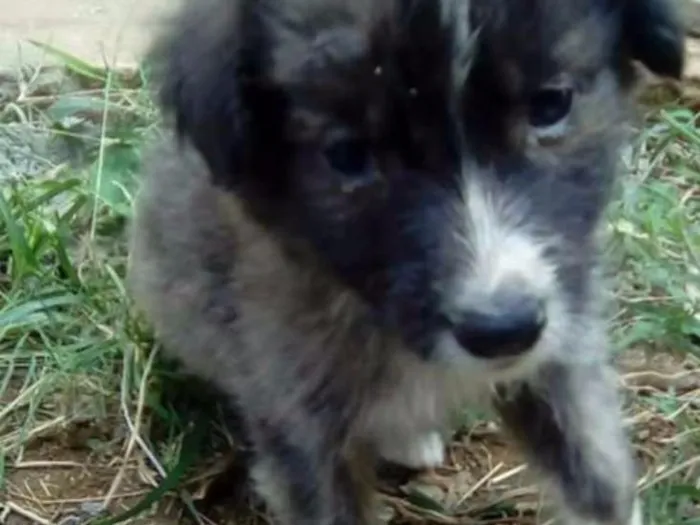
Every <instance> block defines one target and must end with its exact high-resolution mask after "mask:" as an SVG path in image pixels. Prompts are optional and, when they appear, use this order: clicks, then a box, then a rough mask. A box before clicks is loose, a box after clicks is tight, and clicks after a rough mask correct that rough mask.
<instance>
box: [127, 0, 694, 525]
mask: <svg viewBox="0 0 700 525" xmlns="http://www.w3.org/2000/svg"><path fill="white" fill-rule="evenodd" d="M617 4H619V5H617ZM628 4H629V5H628ZM606 6H607V7H606ZM611 6H612V7H611ZM649 13H653V14H654V17H655V18H654V19H653V20H649V19H647V18H645V14H647V15H648V14H649ZM448 14H449V15H448ZM526 15H528V16H526ZM450 16H452V17H460V16H461V17H469V20H468V21H467V20H456V19H455V21H454V23H452V24H450V23H446V20H447V21H449V17H450ZM632 19H634V20H637V22H639V21H640V20H642V21H644V22H645V23H646V25H644V24H642V26H640V27H645V28H646V30H645V32H642V33H640V32H639V31H638V30H637V29H631V28H630V27H629V26H628V24H629V21H630V20H632ZM674 20H675V19H674V18H673V16H672V13H671V12H670V7H669V6H668V5H666V3H665V2H663V1H662V0H638V1H637V2H636V3H634V2H632V3H629V2H626V1H625V0H617V1H615V0H611V1H610V2H606V1H604V0H563V1H562V0H526V1H523V0H518V1H516V0H498V1H494V0H471V3H470V4H468V3H467V2H466V0H464V1H463V2H459V1H458V0H412V1H410V2H399V0H380V1H377V0H372V1H369V0H367V1H359V0H277V1H273V0H235V1H234V0H206V2H199V1H198V2H196V3H195V4H193V5H192V6H190V7H188V8H187V9H186V10H185V11H183V14H182V15H181V16H180V17H178V18H176V20H175V24H174V26H173V27H172V28H171V29H169V30H168V31H167V32H166V33H165V34H164V35H163V36H162V37H161V38H159V39H158V41H157V45H155V46H154V53H153V57H154V59H155V62H154V64H155V65H156V66H157V68H156V71H157V72H158V73H159V86H160V87H159V100H160V103H161V106H162V108H163V109H164V112H165V114H166V115H167V116H169V117H173V118H174V122H173V124H174V128H175V132H174V134H172V135H170V134H168V135H167V136H166V137H165V138H164V139H163V140H161V141H160V142H159V143H158V144H156V145H155V146H154V147H153V148H152V150H151V151H150V153H149V155H148V157H147V159H146V160H145V163H144V174H145V178H144V181H143V187H142V188H141V190H140V193H139V195H138V198H137V201H136V206H135V216H134V219H133V223H132V230H131V232H132V234H131V258H130V267H129V285H130V289H131V290H132V293H133V295H134V298H135V300H136V302H137V304H138V305H139V307H140V308H141V309H142V310H143V311H144V312H145V313H146V314H147V316H148V318H149V320H150V321H151V322H152V323H153V325H154V327H155V330H156V332H157V334H158V337H159V338H160V339H161V340H162V342H163V343H164V346H165V348H166V349H167V351H168V352H169V354H170V355H172V356H174V357H177V358H178V359H180V360H181V361H182V362H183V363H184V364H185V366H186V367H187V368H188V369H189V370H190V371H191V372H193V373H195V374H197V375H199V376H200V377H202V378H204V379H206V380H207V381H209V382H211V383H213V384H214V385H216V386H217V387H218V388H219V389H221V390H222V391H224V392H225V393H226V394H227V395H228V396H230V398H231V401H232V403H235V404H236V405H237V406H238V407H239V408H240V409H241V410H242V412H243V416H244V419H245V423H246V426H247V430H248V431H249V433H250V436H251V438H252V440H253V442H254V445H255V449H256V455H257V461H256V464H255V466H254V467H253V470H252V477H253V479H254V481H255V482H256V484H257V486H258V490H259V492H260V494H261V495H262V496H263V498H265V500H266V501H267V503H268V505H269V507H270V509H271V510H272V512H273V514H274V515H275V516H276V517H277V519H278V520H279V521H280V522H281V523H282V524H285V525H291V524H294V525H298V524H308V525H322V524H324V525H345V524H347V525H350V524H360V523H363V524H364V523H371V522H373V519H374V518H373V515H374V512H373V499H372V490H371V485H372V481H373V480H372V472H373V465H374V461H375V459H376V455H377V454H379V455H381V456H384V457H386V458H388V459H391V460H393V461H397V462H403V463H405V464H408V465H410V466H414V467H421V466H429V465H434V464H438V463H440V462H441V461H442V443H443V441H442V440H444V439H448V438H449V434H450V432H451V430H452V428H451V426H450V425H451V419H450V418H451V416H452V415H454V413H455V412H456V411H458V410H461V409H463V408H464V407H465V403H467V402H474V403H484V404H486V405H492V406H493V408H494V409H495V410H496V411H497V412H498V413H500V415H501V416H502V417H503V421H504V423H505V424H506V427H507V428H508V430H509V432H510V433H511V434H512V435H513V436H514V437H515V438H516V439H518V440H519V441H520V442H521V443H522V445H523V449H524V451H525V452H526V453H527V454H528V457H529V458H530V459H531V461H532V462H533V464H534V465H536V466H537V467H538V468H539V469H540V470H541V471H542V473H543V479H544V480H546V481H549V482H551V483H553V485H554V487H555V493H556V494H557V495H558V501H559V503H560V506H561V508H562V510H563V513H564V517H565V519H566V520H567V521H566V522H567V523H568V524H569V525H579V524H583V523H589V524H599V525H641V516H640V512H639V509H638V508H637V510H635V511H634V515H633V506H634V505H637V504H636V503H635V501H636V497H635V478H636V476H635V469H634V464H633V461H632V456H631V453H630V447H629V444H628V442H627V439H626V436H625V433H624V430H623V428H622V423H621V417H620V410H619V406H620V401H619V400H618V397H617V396H618V394H617V392H616V386H615V375H614V371H613V370H612V368H611V367H610V365H609V363H608V356H607V346H608V345H607V334H606V326H605V318H604V313H603V311H604V308H603V306H604V302H603V300H602V297H603V292H604V291H605V285H604V283H603V281H602V280H601V277H600V274H601V271H600V267H601V261H600V260H599V259H600V258H599V238H598V232H599V224H600V221H601V218H602V216H603V212H604V210H605V206H606V204H607V201H608V200H609V198H610V192H611V188H612V186H613V182H614V177H615V172H616V158H617V151H618V147H619V144H620V142H621V140H622V139H623V134H622V130H623V124H624V122H625V119H626V116H627V112H628V110H629V106H630V104H629V101H630V98H629V93H630V88H631V87H632V86H633V85H634V75H633V70H632V68H631V64H632V61H633V60H637V61H640V62H642V63H643V64H645V65H647V66H649V67H650V68H651V69H652V70H653V71H654V72H656V73H659V74H663V75H670V76H677V75H678V74H680V70H679V67H680V66H679V64H680V65H682V56H681V53H682V52H681V50H680V47H679V46H678V45H677V40H680V38H681V35H680V32H679V30H678V27H677V24H676V23H675V22H674ZM672 37H673V38H672ZM646 40H651V41H652V42H647V41H646ZM654 42H656V43H658V46H656V47H655V46H654V45H651V44H653V43H654ZM562 83H563V85H565V86H571V89H573V93H574V95H573V97H574V98H573V102H572V105H571V110H570V111H569V112H568V116H567V117H565V118H564V119H562V122H557V123H556V125H552V126H544V127H543V126H541V125H538V126H535V125H534V124H532V122H533V120H532V118H533V117H528V107H529V106H528V104H530V105H534V104H535V102H534V101H535V100H536V99H535V98H534V97H535V96H536V95H538V94H540V93H541V91H538V89H542V86H545V87H546V86H555V89H559V88H558V87H556V86H561V85H562ZM538 86H539V87H538ZM557 93H559V92H557ZM528 97H530V98H528ZM528 101H530V102H528ZM348 108H353V109H352V110H348ZM536 117H537V116H536ZM536 117H534V118H536ZM560 124H561V125H560ZM347 136H359V137H361V138H363V140H364V139H366V140H367V141H368V143H370V144H371V145H370V146H367V147H366V149H360V150H359V151H360V153H359V154H358V155H360V156H362V155H367V158H368V159H370V160H369V161H368V162H365V163H364V164H359V165H356V164H354V161H356V160H358V159H356V158H354V157H353V158H352V159H350V164H347V162H348V160H347V158H344V157H342V156H341V157H337V156H336V157H333V156H330V155H332V153H329V152H332V149H328V145H329V144H330V145H331V146H333V145H337V144H339V143H340V144H341V145H342V146H345V145H347V144H346V143H344V142H343V141H344V140H346V138H345V137H347ZM338 137H340V138H338ZM362 144H364V143H362ZM352 151H355V152H356V151H357V150H352ZM352 155H353V153H351V156H352ZM324 159H325V160H324ZM329 159H330V160H329ZM363 159H364V157H363ZM363 159H360V160H363ZM334 162H335V163H337V164H334ZM344 163H345V164H344ZM353 170H354V171H353ZM504 290H505V291H506V292H508V294H511V295H512V294H513V293H519V294H521V295H523V294H524V296H526V297H531V298H535V299H536V300H537V301H539V303H541V304H542V305H543V315H544V316H545V319H546V323H545V324H544V325H543V328H542V331H541V333H538V336H537V338H536V340H535V342H534V343H533V344H532V345H528V347H527V348H523V349H521V350H520V351H519V353H518V354H516V355H514V356H509V357H507V358H502V357H501V356H499V355H498V354H494V355H491V356H486V357H484V356H483V355H482V356H479V355H477V354H475V352H474V349H475V347H471V350H470V348H468V347H466V345H465V344H464V343H463V342H460V341H464V340H466V339H464V338H460V336H458V335H457V334H458V333H463V332H464V330H465V328H464V326H462V324H460V323H463V322H465V321H464V319H465V315H466V313H471V312H476V313H477V314H478V315H491V316H499V315H503V316H507V315H508V314H509V311H508V309H507V308H508V307H507V306H506V307H503V306H502V305H500V304H501V303H497V302H495V297H496V296H497V295H498V294H500V293H501V292H502V291H504ZM499 305H500V306H499ZM499 308H505V310H499ZM465 326H466V325H465ZM467 328H469V326H467ZM460 330H461V331H462V332H460ZM467 335H469V334H467ZM392 445H393V446H392ZM392 448H393V450H392Z"/></svg>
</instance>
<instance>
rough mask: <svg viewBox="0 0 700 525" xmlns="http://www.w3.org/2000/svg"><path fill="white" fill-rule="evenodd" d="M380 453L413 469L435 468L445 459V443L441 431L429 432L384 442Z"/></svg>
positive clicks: (387, 459)
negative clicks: (401, 439)
mask: <svg viewBox="0 0 700 525" xmlns="http://www.w3.org/2000/svg"><path fill="white" fill-rule="evenodd" d="M379 453H380V455H381V456H382V458H383V459H385V460H386V461H390V462H392V463H397V464H399V465H403V466H405V467H409V468H412V469H424V468H434V467H438V466H440V465H442V464H443V462H444V461H445V443H444V441H443V439H442V436H441V435H440V433H439V432H428V433H425V434H418V435H415V436H410V437H409V438H408V439H406V440H404V441H400V440H396V442H393V443H383V444H382V445H381V446H380V450H379Z"/></svg>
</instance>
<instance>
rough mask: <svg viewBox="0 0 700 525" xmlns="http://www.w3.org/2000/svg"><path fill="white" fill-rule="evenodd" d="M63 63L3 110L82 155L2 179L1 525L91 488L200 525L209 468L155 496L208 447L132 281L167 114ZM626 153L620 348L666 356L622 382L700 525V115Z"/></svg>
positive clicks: (660, 470) (658, 125)
mask: <svg viewBox="0 0 700 525" xmlns="http://www.w3.org/2000/svg"><path fill="white" fill-rule="evenodd" d="M49 51H51V50H49ZM53 51H54V52H55V50H53ZM62 59H63V60H64V62H65V66H66V70H67V73H66V74H64V76H63V78H68V79H69V81H67V87H65V86H64V87H63V88H62V89H60V90H56V89H55V88H54V87H53V84H51V83H50V82H49V83H43V82H42V79H43V78H44V76H45V75H48V76H51V75H53V73H51V72H47V71H38V72H37V71H36V70H27V71H25V72H24V73H25V76H24V78H23V82H22V83H20V84H18V86H19V87H18V89H17V92H16V93H15V94H14V95H13V96H11V97H9V98H8V99H6V100H5V102H4V103H3V105H2V106H1V107H0V130H1V129H2V128H3V127H5V126H10V125H13V124H15V123H17V122H24V123H25V125H26V126H29V127H31V128H32V129H40V130H45V131H46V132H47V133H49V134H50V135H51V137H53V140H54V141H55V142H56V144H57V145H58V147H60V148H63V149H64V150H67V151H70V152H71V160H70V161H69V162H67V163H64V164H56V163H53V165H52V167H51V168H50V169H45V168H43V169H42V171H41V172H40V173H39V174H38V175H33V176H26V177H22V176H19V177H15V178H13V179H11V180H8V181H4V182H3V183H2V184H1V185H0V491H1V490H5V491H6V493H7V494H8V498H7V501H6V503H4V509H3V503H2V501H0V522H1V521H2V518H3V517H7V516H8V515H10V514H15V515H17V516H19V517H24V518H31V517H32V516H34V517H35V518H37V519H39V522H43V523H53V522H55V521H56V520H57V516H58V515H57V514H56V513H57V512H59V511H60V509H61V508H62V509H63V510H64V511H65V509H66V508H74V507H76V506H77V507H80V502H78V501H77V499H79V498H80V497H85V498H88V497H89V498H93V499H96V500H98V501H102V502H106V503H108V504H109V505H108V506H109V508H110V510H111V511H112V512H116V513H118V512H119V511H120V510H124V509H126V508H130V507H131V506H133V505H134V504H137V503H138V502H142V503H144V501H145V503H144V506H145V507H150V503H152V502H153V501H154V500H159V501H161V502H166V503H168V505H169V504H170V503H173V502H175V503H176V504H177V508H181V509H184V511H183V512H184V513H185V515H187V516H188V517H190V518H192V519H193V520H195V521H197V522H200V523H203V522H204V521H203V520H204V518H203V517H202V516H201V514H200V513H199V511H198V510H196V509H195V506H194V505H193V501H194V500H197V499H198V493H199V492H201V491H203V490H204V489H205V488H206V486H207V484H206V482H207V480H209V479H210V478H211V472H203V471H201V470H198V471H196V472H194V471H189V470H188V472H187V480H188V482H187V483H180V484H179V485H178V488H174V489H172V490H168V494H167V495H165V494H163V492H165V490H164V489H163V490H160V492H158V491H156V492H155V493H150V496H149V491H151V490H153V489H154V488H156V487H159V486H162V485H163V480H164V479H165V478H167V477H168V476H169V475H170V480H171V481H172V480H173V479H174V480H175V481H178V479H175V478H179V477H180V474H182V472H181V470H182V469H183V468H184V466H186V463H188V461H189V460H190V459H192V458H193V457H194V455H195V454H196V453H198V452H200V449H199V447H197V446H195V445H193V444H192V441H191V440H192V437H191V434H190V433H188V432H187V429H188V427H187V421H188V419H187V417H186V416H185V415H183V414H182V413H178V412H177V411H176V410H175V409H174V408H173V403H172V401H171V399H170V398H169V397H168V395H166V394H167V392H168V385H169V384H172V382H174V381H176V379H175V378H172V377H171V378H169V379H168V380H167V381H164V378H166V377H170V376H169V375H168V374H170V369H169V368H168V367H166V365H165V364H163V363H162V362H161V361H160V359H158V357H157V346H154V341H153V340H152V337H151V334H150V332H149V328H148V326H147V325H146V324H145V323H144V322H143V320H142V319H139V318H138V317H137V315H136V314H135V312H134V309H133V307H132V305H131V303H130V300H129V297H128V294H127V292H126V290H125V288H124V282H123V277H124V272H125V265H126V257H127V253H126V250H125V239H124V236H125V231H124V227H125V223H126V221H127V220H128V216H129V213H130V201H131V197H132V195H133V193H134V191H135V190H136V188H137V178H136V176H137V170H138V165H139V160H140V152H141V146H142V144H143V142H144V140H146V139H147V137H149V136H150V134H152V133H154V132H155V130H156V124H157V112H156V111H155V110H154V108H153V106H152V104H151V103H150V101H149V98H148V96H147V95H146V93H145V90H144V88H143V78H142V77H141V75H139V74H126V73H116V72H110V71H105V70H102V69H100V68H95V67H94V66H91V65H89V64H85V63H82V62H81V61H80V60H78V59H76V58H74V57H70V56H67V55H63V56H62ZM52 78H53V77H52ZM20 88H21V89H20ZM629 153H630V154H629V155H628V157H629V158H628V163H629V174H627V175H626V176H625V177H624V179H623V181H622V187H621V192H620V198H619V199H618V200H617V201H616V202H615V203H614V205H613V206H612V207H611V209H610V228H611V231H612V232H613V243H612V246H611V248H612V255H613V256H614V260H619V261H620V263H619V265H620V266H619V272H618V275H619V279H618V281H617V283H616V284H617V289H616V293H617V299H618V302H619V307H620V309H619V312H618V313H617V315H616V316H615V319H614V323H613V330H614V339H615V343H616V350H617V351H618V352H619V353H620V355H621V356H623V357H624V356H625V355H628V354H630V353H631V352H636V353H644V354H648V355H650V356H653V357H654V358H655V359H656V360H657V361H655V362H654V364H653V366H654V367H656V368H655V370H652V371H651V372H648V371H638V372H636V373H634V374H632V375H631V376H630V380H629V384H628V390H627V391H628V392H629V394H630V396H629V399H630V406H629V416H630V418H631V420H632V422H633V424H634V430H635V432H634V435H635V438H636V443H637V445H638V447H639V450H640V456H642V457H643V458H644V459H645V464H646V465H647V472H646V475H645V476H644V478H643V479H642V481H641V489H642V490H643V494H644V498H645V500H646V502H647V507H648V512H649V515H650V517H651V518H653V523H656V524H658V525H672V524H673V525H675V524H678V523H687V524H692V523H695V524H700V511H698V506H700V485H699V484H698V481H697V480H698V479H699V478H700V405H699V404H698V403H700V400H699V398H698V396H699V395H700V372H698V368H697V357H698V353H700V131H699V130H698V128H697V125H696V116H695V115H694V114H693V113H692V112H691V111H689V110H687V109H684V108H683V107H681V106H679V107H674V109H662V110H658V109H654V110H651V111H650V112H649V115H648V116H647V118H646V119H645V121H644V127H643V129H642V130H641V131H640V132H638V133H636V140H635V142H634V147H633V148H632V150H631V151H630V152H629ZM49 160H50V159H49ZM635 355H636V354H635ZM680 360H684V362H683V363H680ZM175 384H176V383H175ZM487 443H488V441H487ZM195 449H196V450H195ZM476 454H477V455H478V454H479V452H478V451H477V453H476ZM484 457H486V456H484ZM115 458H117V459H120V460H119V461H115ZM484 461H485V460H484ZM70 462H77V463H81V464H82V467H81V469H79V471H80V472H82V473H83V474H80V475H78V474H73V476H74V477H75V476H77V477H78V478H80V479H83V478H85V479H87V478H90V483H88V482H85V483H84V487H85V492H84V494H81V493H80V490H81V488H80V487H81V486H83V485H81V483H73V482H70V483H68V482H64V483H63V484H64V485H66V486H69V488H72V490H73V491H72V492H70V491H68V492H67V491H66V490H63V491H62V490H61V489H62V488H63V489H65V488H66V487H65V486H64V487H60V486H59V485H61V482H60V480H61V479H63V478H61V477H60V476H61V475H62V473H63V472H64V471H65V470H66V469H68V470H70V469H71V468H75V465H73V466H71V465H70V464H69V463H70ZM477 462H478V461H477ZM205 470H206V469H205ZM487 470H488V469H485V472H483V474H484V475H487V474H488V472H486V471H487ZM86 471H87V472H88V474H89V475H86V474H85V472H86ZM47 473H48V476H49V477H50V476H54V475H55V476H56V479H57V480H59V481H56V484H55V486H54V485H52V484H51V483H50V482H45V483H44V486H43V492H42V491H41V489H42V485H41V483H39V484H38V481H36V480H35V479H32V477H31V476H32V475H33V476H34V477H35V478H37V479H39V478H42V479H43V478H45V477H46V475H47ZM81 476H82V477H81ZM193 476H195V477H196V476H199V479H194V480H193ZM483 479H486V478H483ZM508 479H510V478H509V477H508V476H505V477H503V478H502V481H503V483H502V484H505V485H507V480H508ZM504 480H505V481H504ZM180 481H182V480H180ZM496 485H497V484H494V485H493V487H495V486H496ZM57 487H58V488H57ZM489 487H491V488H489ZM493 487H492V486H491V485H488V484H485V485H484V487H483V491H482V492H480V493H479V494H481V496H480V497H482V499H481V500H479V499H478V498H476V499H475V501H477V500H478V501H482V502H483V501H486V502H487V503H486V504H484V505H483V506H484V508H486V507H489V506H490V507H491V510H492V511H493V510H494V508H495V507H494V506H493V500H492V499H491V500H489V497H488V496H489V494H490V492H489V491H490V490H491V489H492V488H493ZM166 488H168V487H167V486H166ZM511 488H512V487H511ZM465 490H466V489H465ZM493 491H495V489H493ZM426 494H428V495H426ZM484 494H486V495H485V496H484ZM506 494H508V491H506ZM511 494H514V492H511ZM76 498H77V499H76ZM144 498H146V499H145V500H144ZM149 498H150V499H149ZM436 499H439V497H437V496H435V493H434V491H432V492H431V491H427V492H425V491H423V492H421V493H420V494H419V493H418V492H415V491H414V492H412V493H411V494H409V495H407V496H405V497H396V498H393V499H392V500H391V501H392V503H393V504H394V506H395V507H396V508H399V509H400V510H401V513H400V516H402V517H403V518H404V520H405V522H410V521H411V519H410V517H411V516H414V517H415V516H419V517H420V516H431V517H432V519H433V520H434V521H435V522H436V523H453V522H454V520H455V516H456V513H455V512H454V509H452V510H448V509H446V507H445V505H444V504H443V503H441V502H439V501H436ZM161 507H167V505H162V506H161ZM476 507H478V505H477V504H476V503H475V504H474V507H472V508H471V511H473V510H474V508H476ZM163 512H164V511H163ZM478 517H479V518H480V519H486V517H487V515H486V514H479V515H478ZM41 520H43V521H41ZM521 523H528V521H527V520H524V521H522V522H521Z"/></svg>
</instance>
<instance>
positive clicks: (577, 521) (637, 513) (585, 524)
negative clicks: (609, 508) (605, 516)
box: [562, 499, 644, 525]
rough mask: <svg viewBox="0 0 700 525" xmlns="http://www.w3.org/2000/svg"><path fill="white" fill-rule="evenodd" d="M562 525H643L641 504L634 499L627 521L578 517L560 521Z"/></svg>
mask: <svg viewBox="0 0 700 525" xmlns="http://www.w3.org/2000/svg"><path fill="white" fill-rule="evenodd" d="M562 521H563V523H564V525H644V515H643V513H642V503H641V501H640V500H639V499H635V501H634V505H633V507H632V512H631V514H630V518H629V520H626V521H625V520H623V521H620V520H612V521H610V520H603V521H601V520H596V519H591V518H583V517H580V516H569V517H568V518H567V519H564V520H562Z"/></svg>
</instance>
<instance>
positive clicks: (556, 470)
mask: <svg viewBox="0 0 700 525" xmlns="http://www.w3.org/2000/svg"><path fill="white" fill-rule="evenodd" d="M495 406H496V408H497V409H498V411H499V412H500V414H501V416H502V418H503V420H504V423H505V424H506V426H507V428H509V429H510V431H511V432H512V433H513V434H514V436H515V437H516V438H517V439H518V440H519V441H520V442H521V443H522V445H523V447H524V449H525V451H526V453H527V454H528V456H529V457H530V459H531V460H532V463H533V465H534V466H536V467H537V468H539V470H540V471H541V472H542V473H543V474H544V477H545V478H546V479H547V480H548V481H551V482H552V483H553V485H554V488H555V491H556V493H557V495H558V497H559V498H558V499H559V502H560V506H561V509H562V511H563V523H564V524H565V525H584V524H585V525H642V512H641V507H640V503H639V501H638V500H637V497H636V493H635V489H636V483H635V481H636V469H635V466H634V461H633V456H632V453H631V447H630V445H629V443H628V440H627V438H626V436H625V432H624V429H623V427H622V414H621V410H620V408H619V407H620V400H619V399H618V395H617V391H616V385H615V375H614V372H613V370H612V369H611V368H609V367H608V366H607V365H604V364H602V363H595V364H577V365H576V366H569V367H566V366H563V365H559V366H555V365H552V366H550V367H549V368H547V369H546V370H543V371H542V373H541V374H540V375H539V376H538V378H537V380H536V383H534V382H533V383H532V384H526V385H523V386H522V387H520V388H517V389H513V390H511V391H506V392H503V395H502V396H499V397H498V398H497V399H496V400H495Z"/></svg>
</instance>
